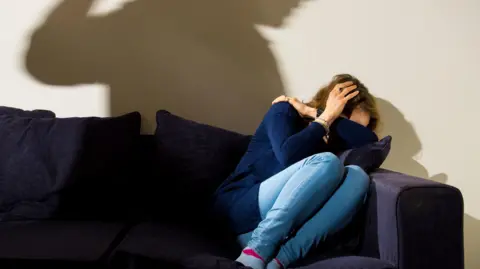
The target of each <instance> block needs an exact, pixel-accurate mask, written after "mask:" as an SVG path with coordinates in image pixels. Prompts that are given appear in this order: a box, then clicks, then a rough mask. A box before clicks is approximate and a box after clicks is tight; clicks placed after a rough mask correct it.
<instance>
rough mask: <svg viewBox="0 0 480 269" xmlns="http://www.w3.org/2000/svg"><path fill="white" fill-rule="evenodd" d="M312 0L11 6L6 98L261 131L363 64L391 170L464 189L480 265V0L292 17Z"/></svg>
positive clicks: (69, 111) (332, 6)
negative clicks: (284, 102)
mask: <svg viewBox="0 0 480 269" xmlns="http://www.w3.org/2000/svg"><path fill="white" fill-rule="evenodd" d="M299 1H300V0H282V1H279V0H256V1H253V0H252V1H233V0H231V1H226V0H205V1H178V0H176V1H173V0H172V1H152V0H136V1H129V2H131V3H130V4H127V5H126V6H123V2H125V1H120V0H109V1H106V0H102V1H98V2H97V3H96V4H97V5H96V6H94V7H89V3H90V2H92V1H89V0H82V1H78V0H66V1H59V0H44V1H31V0H15V1H2V2H0V19H1V20H2V23H1V24H0V32H1V33H2V34H1V35H0V59H1V61H0V81H1V83H2V85H1V87H0V105H10V106H17V107H23V108H27V109H28V108H30V109H31V108H46V109H52V110H54V111H55V112H56V113H57V114H58V115H59V116H85V115H98V116H107V115H111V114H113V115H117V114H120V113H124V112H128V111H131V110H139V111H141V112H142V113H143V115H144V117H145V126H144V130H145V131H146V132H149V131H152V129H153V127H154V125H155V124H154V114H155V111H156V110H158V109H160V108H164V109H168V110H171V111H173V112H175V113H177V114H180V115H182V116H185V117H189V118H192V119H195V120H199V121H203V122H206V123H210V124H215V125H219V126H222V127H225V128H229V129H233V130H237V131H241V132H246V133H247V132H251V131H252V130H253V129H254V128H255V126H256V124H257V123H258V122H259V121H260V119H261V116H262V115H263V113H264V112H265V110H266V109H267V108H268V103H269V102H270V101H271V99H273V97H275V96H277V95H280V94H281V93H283V92H284V91H285V92H287V93H288V94H290V95H295V96H299V97H300V98H303V99H307V98H309V97H310V96H311V95H313V94H314V92H315V90H316V88H317V87H318V86H319V85H321V84H323V83H325V82H326V81H328V80H329V79H330V78H331V76H332V75H334V74H335V73H339V72H349V73H352V74H354V75H356V76H358V77H359V78H360V79H361V80H363V81H364V83H365V84H367V86H369V88H370V89H371V91H372V92H373V93H374V94H376V95H377V96H378V97H379V98H380V99H379V104H380V107H381V109H382V113H383V116H384V127H383V133H384V134H392V136H393V138H394V144H393V151H392V154H391V156H390V157H389V160H388V161H387V163H386V164H385V166H386V167H387V168H391V169H395V170H398V171H402V172H406V173H409V174H413V175H417V176H421V177H425V178H430V179H432V180H436V181H440V182H445V183H447V184H451V185H453V186H456V187H458V188H460V189H461V190H462V192H463V194H464V198H465V212H466V215H465V245H466V258H467V266H468V267H467V268H469V269H474V268H480V257H479V254H480V252H479V251H478V249H480V243H479V242H480V221H479V219H480V207H479V206H478V205H479V204H480V199H479V198H478V196H477V190H478V189H479V187H480V183H479V181H480V179H479V178H478V173H477V171H476V169H475V166H476V165H477V163H478V161H480V158H479V157H478V154H479V152H480V142H479V139H477V134H478V132H480V127H478V120H477V118H476V117H475V116H476V115H477V117H478V115H479V114H478V112H476V111H475V110H474V104H476V103H477V102H478V101H477V100H479V99H480V91H479V90H477V88H478V86H477V84H478V83H477V79H480V49H479V48H480V28H478V26H479V25H480V17H478V16H477V13H478V11H479V10H480V2H479V1H475V0H421V1H418V0H417V1H414V0H404V1H388V0H369V1H355V0H348V1H347V0H335V1H334V0H330V1H323V0H317V1H309V2H308V3H304V4H302V5H300V6H299V7H297V8H296V9H294V10H293V11H291V12H290V15H289V17H288V18H286V19H285V21H283V24H282V18H284V17H286V16H287V15H288V14H289V12H288V11H289V10H290V9H291V8H292V7H294V6H296V5H297V3H298V2H299ZM187 2H188V5H187V4H185V3H187ZM187 6H188V7H190V8H186V7H187ZM87 12H88V14H87ZM242 12H243V13H242ZM32 34H33V37H31V36H32ZM439 236H441V235H439ZM419 255H421V253H419Z"/></svg>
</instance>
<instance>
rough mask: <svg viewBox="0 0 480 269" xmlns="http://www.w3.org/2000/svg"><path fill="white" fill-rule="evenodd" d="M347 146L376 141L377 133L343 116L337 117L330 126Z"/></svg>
mask: <svg viewBox="0 0 480 269" xmlns="http://www.w3.org/2000/svg"><path fill="white" fill-rule="evenodd" d="M331 131H332V132H334V133H335V134H336V135H337V136H338V137H339V138H341V139H342V140H343V141H342V142H343V143H344V144H345V146H346V147H347V148H358V147H361V146H364V145H366V144H370V143H373V142H376V141H378V137H377V135H376V134H375V133H374V132H373V131H372V130H370V129H369V128H367V127H365V126H363V125H361V124H358V123H356V122H354V121H351V120H349V119H345V118H338V119H337V120H336V121H335V122H334V123H333V124H332V126H331Z"/></svg>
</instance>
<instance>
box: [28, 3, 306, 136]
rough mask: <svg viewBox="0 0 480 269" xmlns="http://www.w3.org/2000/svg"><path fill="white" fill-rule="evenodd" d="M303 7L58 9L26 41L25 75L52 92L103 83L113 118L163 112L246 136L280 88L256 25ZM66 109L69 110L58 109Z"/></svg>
mask: <svg viewBox="0 0 480 269" xmlns="http://www.w3.org/2000/svg"><path fill="white" fill-rule="evenodd" d="M300 1H301V0H295V1H294V0H254V1H238V0H204V1H179V0H136V1H133V2H130V3H127V4H125V5H124V6H123V8H122V9H119V10H117V11H114V12H112V13H109V14H106V15H103V16H91V15H87V14H88V12H89V10H90V9H91V7H92V4H93V3H94V2H95V1H94V0H82V1H78V0H63V1H61V2H60V3H59V5H58V6H57V7H56V8H55V9H54V10H52V12H51V13H50V14H49V15H48V17H47V18H46V20H45V22H44V24H43V25H41V26H40V27H39V28H38V29H36V30H35V32H34V33H33V34H32V38H31V45H30V48H29V50H28V52H27V55H26V68H27V70H28V72H29V73H30V74H31V75H32V76H34V77H35V78H36V79H38V80H40V81H41V82H43V83H46V84H50V85H62V86H68V85H76V84H89V83H103V84H106V85H108V86H109V87H110V101H111V103H110V110H111V115H119V114H123V113H127V112H130V111H134V110H137V111H140V112H141V113H142V115H143V116H144V131H147V132H151V131H152V130H153V128H154V126H155V122H154V118H155V112H156V111H157V110H159V109H167V110H170V111H171V112H173V113H175V114H178V115H180V116H183V117H186V118H189V119H192V120H197V121H200V122H204V123H208V124H212V125H215V126H219V127H223V128H227V129H230V130H235V131H239V132H243V133H251V132H253V131H254V129H255V127H256V126H257V125H258V124H259V122H260V121H261V119H262V117H263V115H264V114H265V112H266V111H267V109H268V108H269V105H270V104H271V101H272V100H273V99H274V98H275V97H277V96H278V95H281V94H283V84H282V81H281V78H280V75H279V72H278V69H277V65H276V62H275V59H274V57H273V54H272V53H271V51H270V49H269V43H268V41H267V40H265V39H263V38H262V36H261V35H260V34H259V33H258V32H257V30H256V29H255V27H254V25H255V24H264V25H270V26H275V27H278V26H280V25H281V24H282V22H283V19H284V18H285V17H286V16H287V15H288V14H289V13H290V10H291V9H293V8H295V7H296V6H297V5H299V2H300ZM65 105H69V104H65Z"/></svg>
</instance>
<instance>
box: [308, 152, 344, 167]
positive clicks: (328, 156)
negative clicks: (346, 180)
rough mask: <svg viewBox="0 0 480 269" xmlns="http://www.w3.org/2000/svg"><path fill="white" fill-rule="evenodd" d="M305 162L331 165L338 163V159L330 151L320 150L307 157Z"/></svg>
mask: <svg viewBox="0 0 480 269" xmlns="http://www.w3.org/2000/svg"><path fill="white" fill-rule="evenodd" d="M305 163H306V164H320V163H331V164H332V165H340V159H339V158H338V157H337V156H336V155H335V154H333V153H331V152H322V153H317V154H314V155H312V156H310V157H308V158H307V160H306V162H305Z"/></svg>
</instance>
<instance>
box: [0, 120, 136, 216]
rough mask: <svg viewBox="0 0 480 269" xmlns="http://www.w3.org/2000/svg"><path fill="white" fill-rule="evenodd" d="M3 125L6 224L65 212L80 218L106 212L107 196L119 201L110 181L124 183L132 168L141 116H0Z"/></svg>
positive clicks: (0, 155)
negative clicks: (130, 152)
mask: <svg viewBox="0 0 480 269" xmlns="http://www.w3.org/2000/svg"><path fill="white" fill-rule="evenodd" d="M0 126H1V128H0V141H2V143H0V221H7V220H23V219H47V218H51V217H54V216H57V215H56V214H57V213H60V211H62V210H63V209H64V213H65V216H67V215H70V216H72V217H73V216H75V217H76V218H78V217H85V216H86V215H90V214H93V211H95V210H97V209H99V208H101V203H99V200H107V201H108V199H105V194H107V193H110V195H112V196H110V197H112V198H114V193H115V192H116V191H117V189H115V188H114V187H115V185H112V184H110V183H112V182H109V181H108V180H110V181H111V180H115V181H117V180H121V179H122V175H123V174H124V171H126V170H127V169H128V158H129V155H128V150H131V149H132V147H133V141H134V140H135V139H138V137H139V135H140V115H139V114H138V113H131V114H128V115H125V116H121V117H116V118H65V119H60V118H32V117H19V116H16V115H0ZM127 171H128V170H127ZM116 176H118V177H116ZM115 183H117V182H115ZM111 189H114V191H110V190H111ZM109 191H110V192H109ZM64 194H68V195H64ZM65 196H67V197H68V198H65ZM67 204H68V206H67ZM81 211H82V212H81ZM82 213H83V215H82ZM103 213H106V212H103ZM60 215H61V213H60Z"/></svg>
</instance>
